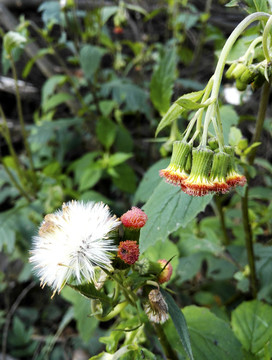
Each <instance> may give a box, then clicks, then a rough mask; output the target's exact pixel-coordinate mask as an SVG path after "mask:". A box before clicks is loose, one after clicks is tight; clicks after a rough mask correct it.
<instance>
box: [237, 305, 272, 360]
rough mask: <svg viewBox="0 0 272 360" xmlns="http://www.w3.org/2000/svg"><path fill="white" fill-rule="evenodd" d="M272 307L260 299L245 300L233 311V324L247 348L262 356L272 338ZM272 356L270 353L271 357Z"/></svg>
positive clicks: (238, 336)
mask: <svg viewBox="0 0 272 360" xmlns="http://www.w3.org/2000/svg"><path fill="white" fill-rule="evenodd" d="M271 322H272V307H271V305H268V304H264V303H262V302H261V301H259V300H253V301H247V302H243V303H242V304H241V305H239V306H238V307H237V308H236V309H235V310H234V311H233V312H232V316H231V324H232V327H233V331H234V333H235V335H236V336H237V338H238V339H239V340H240V341H241V343H242V345H243V347H244V348H245V350H247V351H250V352H251V353H252V354H256V355H258V356H260V355H261V354H262V353H263V351H264V348H265V347H266V345H268V344H269V343H270V342H271V339H272V327H271ZM271 356H272V353H270V356H269V358H270V357H271Z"/></svg>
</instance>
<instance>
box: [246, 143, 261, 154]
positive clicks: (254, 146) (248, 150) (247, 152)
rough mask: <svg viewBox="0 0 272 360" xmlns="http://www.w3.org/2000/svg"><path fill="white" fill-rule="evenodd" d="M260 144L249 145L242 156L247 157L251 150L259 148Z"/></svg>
mask: <svg viewBox="0 0 272 360" xmlns="http://www.w3.org/2000/svg"><path fill="white" fill-rule="evenodd" d="M260 145H261V142H255V143H253V144H252V145H250V146H249V147H248V148H247V149H246V150H245V151H244V155H248V154H249V153H250V152H251V151H252V150H253V149H255V148H256V147H258V146H260Z"/></svg>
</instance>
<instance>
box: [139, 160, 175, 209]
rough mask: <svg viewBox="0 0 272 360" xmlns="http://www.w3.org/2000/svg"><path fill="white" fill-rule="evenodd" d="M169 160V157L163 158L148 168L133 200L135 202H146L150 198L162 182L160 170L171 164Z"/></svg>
mask: <svg viewBox="0 0 272 360" xmlns="http://www.w3.org/2000/svg"><path fill="white" fill-rule="evenodd" d="M169 161H170V159H169V158H167V159H161V160H159V161H158V162H156V163H155V164H154V165H152V166H151V167H150V168H149V169H148V170H147V172H146V173H145V174H144V177H143V179H142V181H141V182H140V185H139V186H138V189H137V191H136V193H135V196H134V200H133V203H134V204H137V203H138V202H142V203H144V202H146V201H147V200H148V199H149V198H150V196H151V195H152V193H153V191H154V190H155V189H156V187H157V186H158V185H159V183H160V182H161V178H160V176H159V170H160V169H164V168H166V167H167V166H168V164H169Z"/></svg>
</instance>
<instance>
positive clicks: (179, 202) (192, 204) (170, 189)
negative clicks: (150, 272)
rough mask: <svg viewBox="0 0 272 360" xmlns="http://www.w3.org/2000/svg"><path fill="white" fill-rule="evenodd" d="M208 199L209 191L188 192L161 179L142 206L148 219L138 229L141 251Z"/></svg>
mask: <svg viewBox="0 0 272 360" xmlns="http://www.w3.org/2000/svg"><path fill="white" fill-rule="evenodd" d="M211 199H212V195H207V196H203V197H194V196H189V195H187V194H185V193H184V192H182V191H181V190H180V188H179V187H175V186H172V185H169V184H167V183H165V182H164V181H161V183H160V184H159V185H158V186H157V187H156V189H155V190H154V192H153V194H152V196H151V197H150V199H149V200H148V201H147V203H146V204H145V206H144V208H143V209H144V211H145V212H146V214H147V216H148V221H147V223H146V225H145V226H144V227H143V228H142V230H141V235H140V250H141V252H143V251H145V250H146V249H147V248H148V247H149V246H152V245H154V244H155V243H156V242H157V241H164V240H165V239H167V237H168V236H169V235H170V234H171V233H172V232H174V231H176V230H177V229H178V228H180V227H185V226H186V225H187V224H188V223H189V222H190V221H191V220H192V219H194V218H195V217H196V216H197V214H198V213H200V212H201V211H203V210H204V209H205V207H206V205H207V204H208V203H209V202H210V201H211Z"/></svg>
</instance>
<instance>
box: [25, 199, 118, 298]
mask: <svg viewBox="0 0 272 360" xmlns="http://www.w3.org/2000/svg"><path fill="white" fill-rule="evenodd" d="M119 224H120V222H119V221H118V219H117V218H116V217H115V216H112V215H111V213H110V210H109V208H108V206H106V205H105V204H103V203H94V202H88V203H83V202H77V201H72V202H69V203H67V204H63V206H62V210H57V211H56V212H55V213H54V214H49V215H46V216H45V218H44V221H43V222H42V223H41V226H40V229H39V234H38V236H35V237H34V238H33V242H34V244H33V249H32V251H31V257H30V262H32V263H33V264H34V270H35V271H36V273H37V275H38V277H39V278H40V280H41V285H42V286H45V285H46V284H48V285H49V286H51V287H52V288H53V289H54V293H55V292H56V291H60V290H61V289H62V288H63V286H64V285H65V284H66V282H67V281H69V280H73V279H76V280H77V281H78V283H81V282H83V281H89V282H90V281H95V268H96V267H97V266H99V267H101V268H104V269H110V268H111V253H110V252H111V251H115V250H117V249H116V247H115V246H114V244H113V240H112V239H111V235H112V234H111V232H112V231H113V230H115V229H116V228H117V227H118V225H119Z"/></svg>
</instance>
